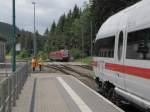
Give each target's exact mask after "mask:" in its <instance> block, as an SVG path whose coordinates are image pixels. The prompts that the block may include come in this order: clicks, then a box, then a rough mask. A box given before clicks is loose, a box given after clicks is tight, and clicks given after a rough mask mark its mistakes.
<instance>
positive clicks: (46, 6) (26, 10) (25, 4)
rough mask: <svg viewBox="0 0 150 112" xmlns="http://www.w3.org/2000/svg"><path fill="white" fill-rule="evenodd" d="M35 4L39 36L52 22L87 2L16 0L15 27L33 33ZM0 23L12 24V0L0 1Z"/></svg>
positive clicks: (76, 0)
mask: <svg viewBox="0 0 150 112" xmlns="http://www.w3.org/2000/svg"><path fill="white" fill-rule="evenodd" d="M33 1H34V2H36V30H38V31H39V32H40V33H41V34H43V33H44V31H45V29H46V28H50V26H51V24H52V22H53V21H54V20H55V21H56V22H57V21H58V19H59V17H60V16H61V15H62V14H64V13H67V12H68V11H69V10H70V9H73V7H74V5H75V4H77V5H78V6H79V7H83V5H84V2H88V0H16V25H17V27H19V28H20V29H25V30H28V31H31V32H33V11H34V10H33V9H34V8H33V5H32V2H33ZM0 22H5V23H9V24H12V0H0Z"/></svg>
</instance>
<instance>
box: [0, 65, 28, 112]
mask: <svg viewBox="0 0 150 112" xmlns="http://www.w3.org/2000/svg"><path fill="white" fill-rule="evenodd" d="M28 75H29V64H28V62H26V63H24V64H23V63H22V65H19V67H18V68H17V70H16V72H14V73H10V74H9V75H7V76H6V77H5V78H3V79H2V80H1V81H0V112H11V110H12V107H13V106H15V105H16V100H17V99H18V98H19V94H20V93H21V90H22V88H23V86H24V83H25V82H26V79H27V77H28Z"/></svg>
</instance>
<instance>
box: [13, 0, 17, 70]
mask: <svg viewBox="0 0 150 112" xmlns="http://www.w3.org/2000/svg"><path fill="white" fill-rule="evenodd" d="M12 8H13V14H12V15H13V17H12V18H13V19H12V22H13V32H12V71H13V72H15V71H16V8H15V0H13V7H12Z"/></svg>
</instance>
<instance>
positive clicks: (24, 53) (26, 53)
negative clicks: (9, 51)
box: [18, 49, 29, 59]
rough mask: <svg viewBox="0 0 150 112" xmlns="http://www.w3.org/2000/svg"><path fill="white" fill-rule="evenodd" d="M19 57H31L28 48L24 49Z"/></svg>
mask: <svg viewBox="0 0 150 112" xmlns="http://www.w3.org/2000/svg"><path fill="white" fill-rule="evenodd" d="M18 57H19V58H21V59H24V58H29V52H28V51H27V50H25V49H24V50H22V51H21V52H20V54H19V56H18Z"/></svg>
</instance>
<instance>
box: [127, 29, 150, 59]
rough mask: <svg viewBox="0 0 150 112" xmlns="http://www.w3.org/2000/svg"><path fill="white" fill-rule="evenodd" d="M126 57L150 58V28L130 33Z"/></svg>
mask: <svg viewBox="0 0 150 112" xmlns="http://www.w3.org/2000/svg"><path fill="white" fill-rule="evenodd" d="M126 58H127V59H136V60H150V28H149V29H144V30H139V31H135V32H130V33H129V34H128V39H127V54H126Z"/></svg>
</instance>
